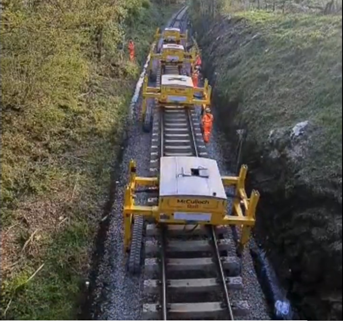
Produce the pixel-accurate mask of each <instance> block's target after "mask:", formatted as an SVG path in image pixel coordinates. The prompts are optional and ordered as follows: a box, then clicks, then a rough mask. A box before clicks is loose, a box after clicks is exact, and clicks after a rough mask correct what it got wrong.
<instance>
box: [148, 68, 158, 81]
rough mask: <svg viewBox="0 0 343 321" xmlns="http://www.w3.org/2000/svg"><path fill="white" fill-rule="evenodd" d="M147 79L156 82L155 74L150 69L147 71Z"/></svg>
mask: <svg viewBox="0 0 343 321" xmlns="http://www.w3.org/2000/svg"><path fill="white" fill-rule="evenodd" d="M149 80H150V81H151V82H156V80H157V76H156V74H155V73H154V72H153V71H152V70H150V72H149Z"/></svg>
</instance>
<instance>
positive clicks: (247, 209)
mask: <svg viewBox="0 0 343 321" xmlns="http://www.w3.org/2000/svg"><path fill="white" fill-rule="evenodd" d="M129 172H130V179H129V183H128V185H127V186H126V190H125V196H124V211H123V214H124V248H125V250H126V251H127V250H128V249H129V247H130V244H131V233H132V231H131V225H132V217H133V216H134V215H142V216H145V217H150V218H154V219H155V220H156V222H158V221H159V217H160V214H161V212H160V210H159V207H158V206H137V205H135V201H134V199H135V191H136V188H137V187H139V186H145V187H152V188H156V189H157V188H158V185H159V179H158V177H138V176H137V167H136V162H135V161H133V160H131V162H130V165H129ZM247 172H248V167H247V166H246V165H243V166H242V167H241V169H240V173H239V176H238V177H236V176H224V177H222V182H223V185H224V186H225V187H229V186H234V187H235V188H236V194H235V199H234V202H233V208H232V214H231V215H225V216H224V217H218V218H217V219H216V221H215V222H214V225H216V226H222V225H226V226H229V225H235V226H238V227H240V228H241V229H242V230H241V237H240V241H239V247H238V251H239V252H242V251H243V249H244V246H245V245H246V244H247V243H248V241H249V239H250V233H251V228H252V227H253V226H254V225H255V213H256V208H257V204H258V201H259V199H260V194H259V192H258V191H256V190H253V191H252V193H251V196H250V198H248V196H247V194H246V191H245V180H246V176H247ZM242 207H243V210H242ZM163 213H164V214H172V213H166V212H165V211H164V212H163ZM167 223H168V222H167ZM169 223H170V224H172V223H173V222H172V221H171V222H169ZM174 223H175V222H174ZM183 223H184V224H186V223H187V222H183ZM199 224H205V223H199Z"/></svg>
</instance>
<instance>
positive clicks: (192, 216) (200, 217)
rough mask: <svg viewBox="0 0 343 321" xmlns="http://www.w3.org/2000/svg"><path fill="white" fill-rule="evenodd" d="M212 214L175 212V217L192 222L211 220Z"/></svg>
mask: <svg viewBox="0 0 343 321" xmlns="http://www.w3.org/2000/svg"><path fill="white" fill-rule="evenodd" d="M211 218H212V214H209V213H182V212H176V213H174V219H176V220H182V221H191V222H196V221H198V222H210V221H211Z"/></svg>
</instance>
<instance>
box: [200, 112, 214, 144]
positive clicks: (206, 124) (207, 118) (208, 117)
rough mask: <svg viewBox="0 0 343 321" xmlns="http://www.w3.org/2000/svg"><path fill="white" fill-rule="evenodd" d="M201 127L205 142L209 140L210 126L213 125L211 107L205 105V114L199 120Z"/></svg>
mask: <svg viewBox="0 0 343 321" xmlns="http://www.w3.org/2000/svg"><path fill="white" fill-rule="evenodd" d="M201 123H202V129H203V137H204V142H205V144H208V143H209V142H210V137H211V132H212V127H213V115H212V113H211V109H210V108H209V107H207V108H206V109H205V114H204V116H203V117H202V120H201Z"/></svg>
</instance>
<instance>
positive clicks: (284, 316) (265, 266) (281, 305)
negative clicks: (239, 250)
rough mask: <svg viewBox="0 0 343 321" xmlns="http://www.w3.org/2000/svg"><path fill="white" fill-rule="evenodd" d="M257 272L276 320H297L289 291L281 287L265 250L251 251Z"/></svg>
mask: <svg viewBox="0 0 343 321" xmlns="http://www.w3.org/2000/svg"><path fill="white" fill-rule="evenodd" d="M250 254H251V256H252V258H253V262H254V266H255V270H256V274H257V277H258V279H259V283H260V285H261V287H262V290H263V292H264V295H265V297H266V299H267V302H268V303H269V305H270V307H271V310H272V311H271V312H272V316H273V319H274V320H297V319H298V317H297V315H296V313H295V311H294V310H293V308H292V306H291V302H290V301H289V300H288V299H287V291H286V290H285V289H284V288H283V287H282V286H281V284H280V282H279V280H278V278H277V276H276V273H275V271H274V269H273V267H272V266H271V264H270V262H269V260H268V258H267V255H266V253H265V251H264V250H262V249H260V248H258V247H257V246H255V247H254V248H251V249H250Z"/></svg>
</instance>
